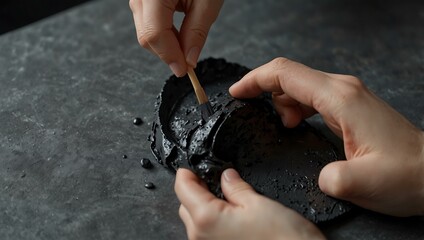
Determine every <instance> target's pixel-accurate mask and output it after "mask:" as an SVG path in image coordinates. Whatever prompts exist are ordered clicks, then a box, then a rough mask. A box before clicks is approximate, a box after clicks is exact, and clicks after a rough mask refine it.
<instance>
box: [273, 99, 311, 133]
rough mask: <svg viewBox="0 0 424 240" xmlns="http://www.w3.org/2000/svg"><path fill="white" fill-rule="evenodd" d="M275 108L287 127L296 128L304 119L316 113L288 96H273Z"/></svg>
mask: <svg viewBox="0 0 424 240" xmlns="http://www.w3.org/2000/svg"><path fill="white" fill-rule="evenodd" d="M272 100H273V103H274V108H275V110H276V111H277V113H278V114H279V115H280V117H281V121H282V122H283V124H284V126H285V127H288V128H293V127H296V126H297V125H298V124H299V123H300V121H301V120H302V119H305V118H308V117H310V116H312V115H314V114H315V113H316V111H315V109H313V108H310V107H308V106H305V105H303V104H301V103H299V102H298V101H296V100H294V99H293V98H291V97H289V96H288V95H287V94H273V95H272Z"/></svg>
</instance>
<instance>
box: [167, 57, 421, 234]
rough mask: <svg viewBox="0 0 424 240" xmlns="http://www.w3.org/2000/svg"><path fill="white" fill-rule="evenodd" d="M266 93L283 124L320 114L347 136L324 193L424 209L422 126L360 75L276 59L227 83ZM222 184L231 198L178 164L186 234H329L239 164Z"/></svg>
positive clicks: (395, 211) (408, 211)
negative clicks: (254, 184) (243, 174)
mask: <svg viewBox="0 0 424 240" xmlns="http://www.w3.org/2000/svg"><path fill="white" fill-rule="evenodd" d="M262 92H271V93H272V96H273V103H274V106H275V109H276V111H277V112H278V114H279V115H280V116H281V120H282V121H283V123H284V124H285V126H286V127H289V128H291V127H295V126H296V125H297V124H299V122H300V121H301V120H302V119H304V118H308V117H310V116H312V115H314V114H316V113H319V114H320V115H321V117H322V118H323V119H324V121H325V123H326V124H327V125H328V127H329V128H330V129H331V130H332V131H333V132H334V133H335V134H337V135H338V136H339V137H341V138H342V139H343V141H344V148H345V153H346V158H347V159H346V160H342V159H341V160H340V161H336V162H332V163H330V164H328V165H326V166H325V167H324V168H323V169H322V171H321V173H320V176H319V186H320V188H321V190H322V191H323V192H324V193H326V194H328V195H330V196H333V197H336V198H340V199H344V200H347V201H350V202H353V203H354V204H357V205H359V206H361V207H364V208H367V209H371V210H374V211H376V212H380V213H384V214H389V215H393V216H412V215H424V133H423V132H422V131H420V130H419V129H417V128H416V127H414V126H413V125H412V124H411V123H410V122H409V121H408V120H406V119H405V118H404V117H403V116H402V115H400V114H399V113H398V112H396V111H395V110H394V109H393V108H391V107H390V106H389V105H388V104H387V103H385V102H384V101H382V100H381V99H380V98H378V97H377V96H375V95H374V94H373V93H372V92H370V91H369V90H368V89H367V88H366V87H365V86H364V85H363V83H362V82H361V81H360V80H359V79H358V78H356V77H353V76H348V75H340V74H331V73H325V72H322V71H318V70H314V69H311V68H309V67H307V66H304V65H302V64H300V63H296V62H293V61H290V60H288V59H285V58H277V59H275V60H273V61H271V62H270V63H267V64H265V65H263V66H261V67H259V68H257V69H255V70H253V71H251V72H250V73H248V74H247V75H246V76H245V77H243V78H242V79H241V80H240V81H239V82H237V83H236V84H234V85H233V86H232V87H231V88H230V93H231V95H232V96H234V97H236V98H252V97H255V96H258V95H260V94H261V93H262ZM226 175H231V176H232V177H228V176H227V177H226ZM235 175H237V176H235ZM228 179H230V180H228ZM221 184H222V189H223V192H224V195H225V198H226V200H227V201H224V200H221V199H218V198H216V197H215V196H213V195H212V194H211V193H210V192H209V191H208V190H207V188H206V187H205V185H204V184H203V183H201V181H200V180H199V179H198V178H197V177H196V176H195V175H194V174H193V173H192V172H190V171H189V170H185V169H180V170H178V172H177V177H176V182H175V192H176V194H177V197H178V199H179V200H180V202H181V206H180V211H179V213H180V217H181V219H182V220H183V222H184V224H185V226H186V229H187V234H188V237H189V239H314V238H315V239H322V238H324V237H323V235H322V234H321V233H320V232H319V230H317V228H316V227H315V226H314V225H313V224H311V223H310V222H308V221H307V220H305V219H304V218H303V217H301V216H300V215H299V214H297V213H296V212H294V211H292V210H290V209H288V208H286V207H284V206H282V205H281V204H279V203H277V202H274V201H272V200H270V199H267V198H265V197H263V196H260V195H258V194H257V193H255V192H254V191H253V190H252V188H251V187H250V186H249V185H248V184H247V183H246V182H244V181H243V180H241V179H240V178H239V177H238V174H237V173H236V172H235V171H234V170H226V171H224V173H223V177H222V179H221Z"/></svg>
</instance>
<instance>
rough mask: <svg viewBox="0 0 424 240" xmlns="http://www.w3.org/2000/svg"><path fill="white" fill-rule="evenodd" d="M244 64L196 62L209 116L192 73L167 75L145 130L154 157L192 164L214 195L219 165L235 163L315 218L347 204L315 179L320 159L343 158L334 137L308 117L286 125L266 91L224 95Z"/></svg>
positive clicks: (259, 187) (251, 179)
mask: <svg viewBox="0 0 424 240" xmlns="http://www.w3.org/2000/svg"><path fill="white" fill-rule="evenodd" d="M248 71H249V69H247V68H245V67H242V66H240V65H238V64H234V63H228V62H226V61H225V60H223V59H212V58H209V59H206V60H203V61H202V62H200V63H199V64H198V67H197V69H196V74H197V76H198V78H199V80H200V81H201V83H202V85H203V87H204V88H205V91H206V93H207V94H208V96H209V101H210V103H211V104H212V107H213V110H214V112H215V113H214V114H213V115H212V116H211V117H210V118H209V119H207V121H203V120H202V118H201V113H200V109H199V107H198V104H197V101H196V97H195V95H194V92H193V90H192V87H191V85H190V81H189V79H188V78H187V77H184V78H176V77H175V76H172V77H170V79H168V80H167V81H166V83H165V86H164V87H163V89H162V92H161V93H160V95H159V96H158V101H157V105H156V110H157V118H156V121H155V122H154V123H153V127H152V134H151V137H150V140H151V141H152V145H151V148H152V152H153V154H154V155H155V157H156V159H157V160H158V161H159V163H161V164H163V165H164V166H166V167H168V168H170V169H171V170H176V169H178V168H179V167H185V168H191V169H193V170H194V172H195V173H196V174H197V175H198V176H199V177H200V178H202V179H203V180H204V181H205V182H206V183H207V184H208V187H209V189H210V190H211V192H213V193H214V194H215V195H216V196H219V197H222V192H221V189H220V183H219V182H220V176H221V173H222V171H223V170H224V169H226V168H228V167H234V168H235V169H237V170H238V171H239V173H240V175H241V176H242V178H243V179H244V180H245V181H247V182H248V183H250V184H251V185H252V186H253V187H254V188H255V189H256V191H258V192H259V193H261V194H263V195H265V196H267V197H270V198H272V199H275V200H277V201H279V202H281V203H282V204H284V205H286V206H288V207H290V208H293V209H294V210H296V211H298V212H299V213H301V214H303V216H305V217H306V218H308V219H310V220H312V221H314V222H322V221H327V220H331V219H333V218H335V217H337V216H340V215H342V214H343V213H345V212H348V211H349V210H350V209H351V206H350V204H348V203H346V202H343V201H340V200H337V199H334V198H331V197H328V196H326V195H325V194H324V193H322V192H321V190H320V189H319V187H318V176H319V173H320V171H321V169H322V167H324V166H325V165H326V164H327V163H329V162H331V161H334V160H337V159H343V156H342V155H341V154H340V153H339V151H338V150H337V149H336V147H335V146H334V145H333V144H331V143H330V142H329V141H328V140H326V139H325V138H324V137H323V136H322V135H321V134H319V132H318V131H317V130H316V129H314V128H313V127H311V126H310V125H309V124H308V123H306V122H302V123H301V124H300V125H299V126H298V127H296V128H293V129H287V128H285V127H284V126H283V125H282V123H281V120H280V118H279V117H278V116H277V115H276V114H275V112H274V110H273V107H272V104H271V102H270V100H269V96H267V95H263V96H261V97H258V98H255V99H251V100H247V101H245V100H243V101H241V100H237V99H234V98H232V97H231V96H230V95H229V93H228V88H229V86H231V85H232V84H233V83H234V82H236V81H238V80H239V79H240V78H241V77H242V76H244V75H245V74H246V73H247V72H248Z"/></svg>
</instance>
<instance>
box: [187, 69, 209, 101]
mask: <svg viewBox="0 0 424 240" xmlns="http://www.w3.org/2000/svg"><path fill="white" fill-rule="evenodd" d="M188 77H189V78H190V81H191V84H192V85H193V88H194V93H195V94H196V97H197V101H198V102H199V104H204V103H207V102H209V100H208V96H206V93H205V90H203V88H202V86H201V85H200V83H199V79H197V76H196V73H194V70H193V68H191V67H189V68H188Z"/></svg>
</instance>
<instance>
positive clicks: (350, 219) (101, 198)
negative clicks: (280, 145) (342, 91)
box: [0, 0, 424, 239]
mask: <svg viewBox="0 0 424 240" xmlns="http://www.w3.org/2000/svg"><path fill="white" fill-rule="evenodd" d="M177 18H178V17H177ZM423 26H424V3H423V2H422V1H375V0H370V1H365V0H363V1H348V0H324V1H299V0H285V1H273V0H262V1H255V0H244V1H236V0H227V1H226V3H225V5H224V7H223V9H222V11H221V14H220V17H219V19H218V21H217V22H216V23H215V25H214V27H213V29H212V30H211V32H210V36H209V39H208V42H207V45H206V46H205V48H204V51H203V53H202V57H209V56H214V57H224V58H226V59H227V60H229V61H233V62H237V63H240V64H242V65H246V66H248V67H255V66H259V65H261V64H264V63H265V62H268V61H269V60H271V59H273V58H274V57H277V56H285V57H289V58H291V59H294V60H297V61H300V62H303V63H305V64H307V65H309V66H312V67H315V68H319V69H321V70H325V71H330V72H337V73H347V74H353V75H356V76H358V77H360V78H362V79H363V80H364V82H365V83H366V84H367V85H368V86H369V88H370V89H372V90H373V91H374V92H376V94H377V95H379V96H380V97H381V98H383V99H384V100H386V101H387V102H389V104H391V105H392V106H393V107H394V108H395V109H396V110H398V111H400V112H401V113H402V114H404V115H405V116H406V117H407V118H408V119H409V120H411V121H412V122H413V123H414V124H415V125H417V126H418V127H420V128H421V129H423V128H424V111H423V110H424V101H423V94H424V30H423ZM169 75H170V71H169V70H168V68H167V67H166V66H165V65H164V64H163V63H161V62H160V61H159V60H158V59H157V58H156V57H155V56H152V55H150V54H149V53H148V52H147V51H144V50H142V49H141V48H140V47H139V46H138V43H137V41H136V37H135V30H134V27H133V22H132V15H131V13H130V10H129V8H128V1H124V0H121V1H117V0H101V1H100V0H99V1H94V2H92V3H88V4H85V5H81V6H78V7H76V8H74V9H71V10H70V11H67V12H65V13H60V14H58V15H56V16H53V17H51V18H49V19H46V20H43V21H41V22H38V23H35V24H32V25H30V26H27V27H25V28H23V29H19V30H17V31H14V32H11V33H8V34H5V35H2V36H0V239H184V238H185V237H186V235H185V230H184V227H183V225H182V223H181V222H180V220H179V218H178V213H177V211H178V200H177V199H176V197H175V195H174V192H173V181H174V175H173V174H172V173H169V172H167V171H165V170H164V169H162V167H161V166H159V165H158V164H155V167H154V169H153V170H150V171H149V170H145V169H142V168H141V167H140V165H139V159H140V158H141V157H151V154H150V151H149V143H148V142H147V140H146V139H147V136H148V134H149V132H150V124H149V123H150V122H151V121H152V120H153V118H154V113H153V104H154V101H155V98H156V95H157V94H158V93H159V91H160V89H161V86H162V84H163V81H164V80H165V79H167V78H168V76H169ZM134 116H141V117H142V118H143V119H144V121H145V122H146V123H145V124H144V125H142V126H139V127H136V126H134V125H133V124H132V118H133V117H134ZM358 117H360V116H358ZM123 154H127V155H128V159H122V155H123ZM146 180H148V181H152V182H154V183H155V184H156V185H157V189H156V190H154V191H150V190H147V189H145V188H144V187H143V184H144V181H146ZM423 224H424V219H423V218H418V217H417V218H406V219H402V218H393V217H388V216H384V215H379V214H375V213H371V212H368V211H365V210H362V209H359V210H357V211H356V213H353V214H352V215H350V216H347V217H345V218H342V219H340V220H337V221H335V222H330V223H327V224H325V225H322V226H320V227H321V228H322V229H323V230H324V232H325V233H326V235H327V236H328V237H330V238H333V239H361V238H363V239H401V238H402V239H417V238H421V237H422V236H424V228H423V227H422V226H423Z"/></svg>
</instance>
